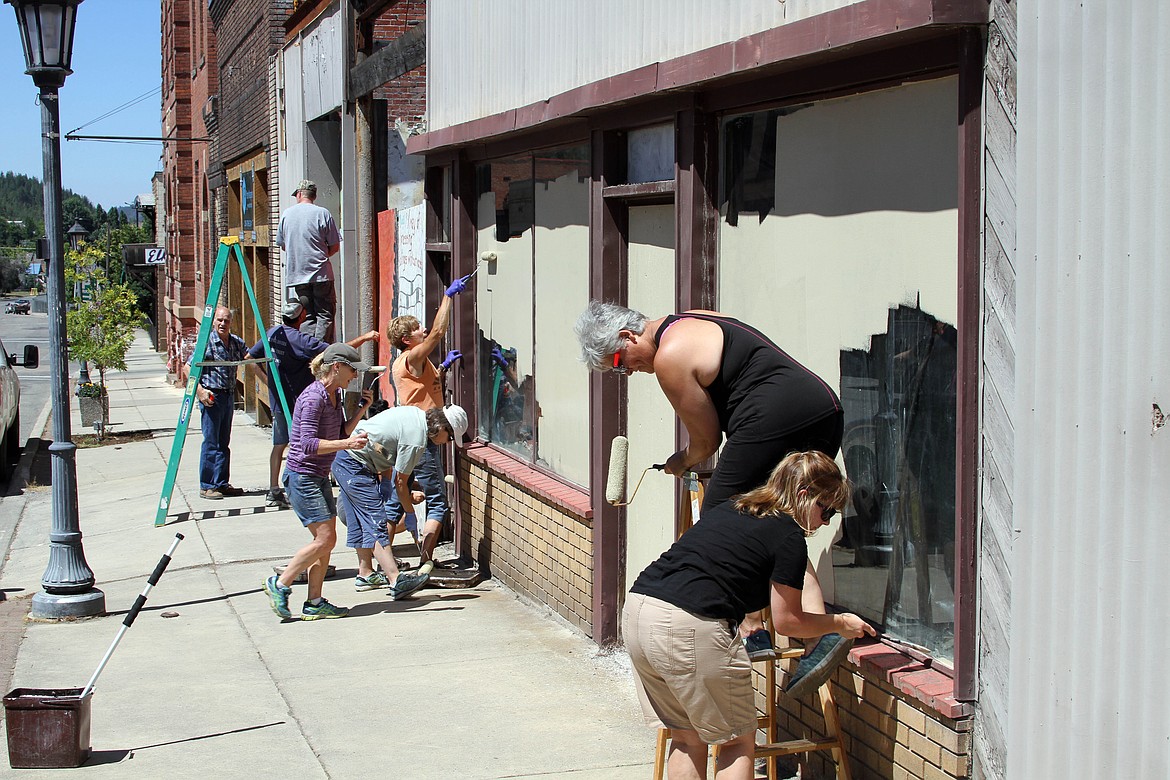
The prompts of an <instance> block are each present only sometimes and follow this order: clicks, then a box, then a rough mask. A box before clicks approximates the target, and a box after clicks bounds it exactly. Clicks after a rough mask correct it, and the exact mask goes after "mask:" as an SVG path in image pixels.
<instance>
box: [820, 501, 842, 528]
mask: <svg viewBox="0 0 1170 780" xmlns="http://www.w3.org/2000/svg"><path fill="white" fill-rule="evenodd" d="M817 506H819V507H820V508H821V520H822V521H823V522H826V523H827V522H829V521H830V520H832V519H833V518H834V517H836V516H837V510H836V509H834V508H833V507H831V506H825V505H824V504H822V503H821V502H820V501H818V502H817Z"/></svg>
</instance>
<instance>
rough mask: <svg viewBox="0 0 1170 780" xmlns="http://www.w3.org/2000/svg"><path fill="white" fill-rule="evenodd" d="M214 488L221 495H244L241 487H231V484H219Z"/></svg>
mask: <svg viewBox="0 0 1170 780" xmlns="http://www.w3.org/2000/svg"><path fill="white" fill-rule="evenodd" d="M216 490H218V491H219V492H220V493H221V494H222V495H225V496H231V497H232V498H235V497H236V496H242V495H244V490H243V488H238V487H232V486H231V485H220V486H219V487H217V488H216Z"/></svg>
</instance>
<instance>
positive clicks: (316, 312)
mask: <svg viewBox="0 0 1170 780" xmlns="http://www.w3.org/2000/svg"><path fill="white" fill-rule="evenodd" d="M293 289H294V290H296V293H297V299H298V300H300V302H301V306H303V307H305V321H304V322H302V323H301V333H307V334H308V335H310V336H316V337H317V338H319V339H321V341H324V342H325V343H327V344H328V343H330V342H332V341H333V319H334V312H336V310H337V293H336V292H335V290H334V289H333V280H332V279H328V280H326V281H324V282H306V283H305V284H298V285H294V287H293Z"/></svg>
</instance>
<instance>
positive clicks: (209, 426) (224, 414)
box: [196, 390, 236, 490]
mask: <svg viewBox="0 0 1170 780" xmlns="http://www.w3.org/2000/svg"><path fill="white" fill-rule="evenodd" d="M212 392H213V393H214V394H215V403H214V404H213V405H211V406H204V405H203V404H199V409H200V411H201V412H202V416H201V417H200V428H201V429H202V431H203V446H202V447H201V448H200V450H199V487H200V488H202V489H203V490H211V489H212V488H218V487H223V486H224V485H227V484H230V477H231V466H232V453H231V450H230V449H228V445H230V444H231V441H232V417H233V416H234V415H235V412H236V404H235V397H234V393H232V391H231V390H213V391H212ZM196 403H199V402H198V401H196Z"/></svg>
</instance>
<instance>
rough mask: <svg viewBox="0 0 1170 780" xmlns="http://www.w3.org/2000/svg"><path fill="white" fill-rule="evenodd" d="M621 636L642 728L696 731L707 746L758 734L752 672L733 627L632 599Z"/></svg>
mask: <svg viewBox="0 0 1170 780" xmlns="http://www.w3.org/2000/svg"><path fill="white" fill-rule="evenodd" d="M622 634H623V636H624V637H625V642H626V649H627V650H628V651H629V653H630V658H631V659H632V660H633V662H634V671H635V672H637V676H636V678H635V683H636V684H637V687H638V699H639V701H641V702H642V714H643V715H644V716H645V718H646V725H647V726H652V727H661V726H666V727H668V728H672V729H686V730H689V731H696V732H698V734H699V737H700V738H701V739H702V740H703V741H704V742H706V743H707V744H709V745H717V744H720V743H723V742H727V741H729V740H732V739H735V738H736V737H738V736H740V735H742V734H747V733H748V732H751V731H755V729H756V707H755V698H754V694H753V692H752V664H751V661H749V660H748V657H747V651H746V650H744V647H743V642H741V641H739V636H738V633H737V632H736V630H735V629H734V628H733V627H732V625H731V622H730V621H727V620H716V619H714V618H705V617H699V616H698V615H692V614H691V613H689V612H687V611H686V610H684V609H679V608H678V607H676V606H674V605H673V604H668V603H667V602H665V601H662V600H661V599H656V598H654V597H652V596H644V595H642V594H639V593H630V594H628V595H627V596H626V605H625V607H624V608H623V609H622Z"/></svg>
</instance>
